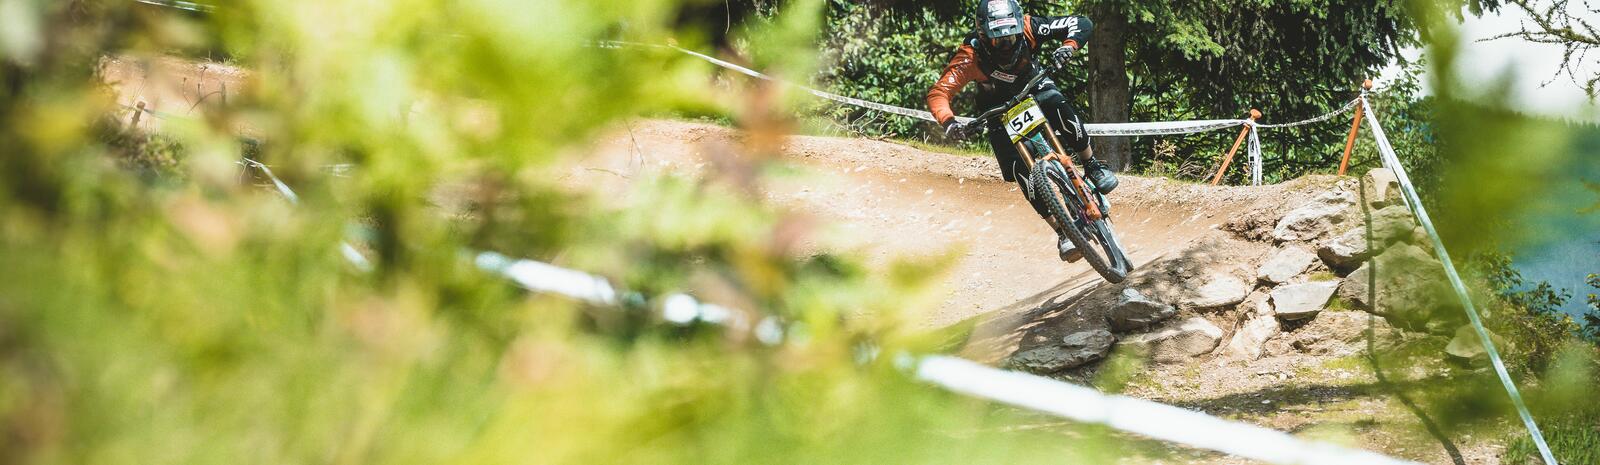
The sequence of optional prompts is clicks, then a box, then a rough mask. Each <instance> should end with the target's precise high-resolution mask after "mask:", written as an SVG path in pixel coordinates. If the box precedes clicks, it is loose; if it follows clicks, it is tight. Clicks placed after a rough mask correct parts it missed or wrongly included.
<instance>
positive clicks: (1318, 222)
mask: <svg viewBox="0 0 1600 465" xmlns="http://www.w3.org/2000/svg"><path fill="white" fill-rule="evenodd" d="M1353 205H1355V195H1354V194H1352V193H1350V192H1346V191H1332V192H1328V193H1325V194H1322V195H1321V196H1319V197H1317V198H1316V200H1312V201H1311V202H1310V203H1307V204H1305V205H1302V206H1300V207H1299V208H1296V209H1294V210H1290V211H1289V213H1287V214H1284V215H1283V218H1282V219H1280V220H1278V225H1277V227H1274V228H1273V229H1272V237H1273V238H1274V239H1277V240H1280V241H1305V240H1314V239H1318V238H1321V237H1323V236H1326V235H1328V234H1330V233H1331V232H1332V231H1333V229H1334V227H1335V226H1338V225H1342V224H1344V223H1347V222H1349V220H1350V218H1351V215H1350V213H1349V210H1350V207H1351V206H1353Z"/></svg>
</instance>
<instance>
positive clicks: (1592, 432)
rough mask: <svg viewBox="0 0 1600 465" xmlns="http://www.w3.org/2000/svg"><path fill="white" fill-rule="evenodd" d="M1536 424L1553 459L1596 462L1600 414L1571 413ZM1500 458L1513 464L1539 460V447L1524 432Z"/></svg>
mask: <svg viewBox="0 0 1600 465" xmlns="http://www.w3.org/2000/svg"><path fill="white" fill-rule="evenodd" d="M1540 426H1541V428H1540V429H1541V430H1542V431H1543V432H1544V438H1545V441H1546V442H1547V443H1549V445H1550V453H1551V454H1553V455H1555V457H1556V461H1558V462H1560V463H1563V464H1566V465H1594V464H1600V418H1596V417H1595V416H1593V415H1582V414H1579V415H1571V416H1567V417H1564V418H1560V419H1558V420H1556V421H1546V422H1545V423H1544V424H1542V425H1540ZM1502 458H1503V459H1504V463H1507V464H1514V465H1521V464H1529V465H1532V464H1539V463H1542V462H1541V461H1540V458H1539V450H1538V449H1537V448H1535V447H1534V445H1533V439H1531V438H1529V437H1528V436H1527V435H1519V436H1517V437H1515V438H1513V439H1512V440H1511V443H1510V444H1508V445H1506V452H1505V455H1504V456H1503V457H1502Z"/></svg>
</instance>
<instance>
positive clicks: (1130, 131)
mask: <svg viewBox="0 0 1600 465" xmlns="http://www.w3.org/2000/svg"><path fill="white" fill-rule="evenodd" d="M598 46H600V47H604V48H622V47H644V48H669V49H672V50H676V51H678V52H681V53H683V54H686V55H689V56H693V57H695V58H699V59H701V60H704V61H705V62H707V63H711V64H713V65H717V66H720V67H723V68H727V69H730V70H733V71H736V72H738V73H740V74H744V75H746V76H750V77H753V78H756V79H761V80H766V81H772V82H777V83H781V84H785V85H790V86H794V87H798V88H800V89H803V90H805V91H806V92H807V93H810V94H811V95H815V96H817V97H821V98H824V99H828V100H832V101H835V102H839V103H843V104H846V105H853V106H857V107H861V108H866V109H870V110H877V111H882V112H885V113H892V114H896V115H900V116H905V117H910V118H916V119H920V120H923V121H932V122H938V120H936V119H934V118H933V113H931V112H928V111H926V110H914V109H910V108H905V107H898V106H894V105H887V104H883V103H878V102H871V101H867V100H861V99H858V98H854V97H846V96H843V95H839V94H835V93H832V92H828V91H824V90H818V89H814V88H811V87H807V86H803V85H799V84H794V83H791V82H787V81H783V80H780V79H777V78H774V77H772V76H768V75H766V74H763V73H761V72H760V71H756V70H753V69H750V68H746V67H744V66H739V65H737V64H734V63H730V62H728V61H726V60H722V59H718V58H716V57H712V56H710V55H706V54H704V53H700V52H696V51H694V50H689V49H686V48H682V47H679V46H676V45H655V44H643V43H637V42H623V41H604V42H599V43H598ZM956 121H960V122H962V123H970V122H972V121H973V119H972V118H969V117H965V116H957V117H956ZM1240 124H1245V120H1238V119H1214V120H1196V121H1156V122H1148V123H1089V124H1085V125H1083V126H1084V130H1085V131H1087V132H1088V133H1089V135H1092V136H1157V135H1173V134H1191V133H1196V132H1205V131H1212V130H1216V129H1222V128H1227V127H1233V126H1238V125H1240Z"/></svg>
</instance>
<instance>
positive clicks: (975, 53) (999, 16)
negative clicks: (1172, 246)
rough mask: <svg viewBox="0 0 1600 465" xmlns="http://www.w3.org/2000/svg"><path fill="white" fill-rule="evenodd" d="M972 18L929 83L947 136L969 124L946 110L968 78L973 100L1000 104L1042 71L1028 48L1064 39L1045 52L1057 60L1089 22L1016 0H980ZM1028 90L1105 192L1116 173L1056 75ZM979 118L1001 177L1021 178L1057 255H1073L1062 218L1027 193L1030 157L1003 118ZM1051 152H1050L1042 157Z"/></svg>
mask: <svg viewBox="0 0 1600 465" xmlns="http://www.w3.org/2000/svg"><path fill="white" fill-rule="evenodd" d="M975 19H976V21H977V24H976V26H977V27H976V29H975V30H974V31H973V32H972V33H971V34H969V35H967V37H966V39H964V40H963V41H962V43H961V47H960V48H959V49H957V50H956V53H955V55H954V56H952V57H951V58H950V64H948V65H946V66H945V70H944V74H943V75H941V76H940V77H939V81H938V82H936V83H934V85H933V88H931V89H928V109H929V111H932V112H933V117H934V119H936V120H938V121H939V124H941V125H943V126H944V128H945V135H946V136H949V137H951V138H953V139H964V138H966V136H967V135H969V134H971V133H972V132H974V131H973V130H972V129H973V128H970V127H969V126H968V124H970V123H961V122H959V121H956V115H955V113H954V112H952V111H951V110H950V99H951V98H953V97H955V95H956V94H957V93H959V92H961V88H962V87H965V86H966V84H967V83H968V82H975V83H977V88H978V107H979V108H992V107H996V106H999V105H1002V104H1005V103H1006V102H1007V101H1008V100H1009V99H1010V98H1011V97H1013V96H1015V95H1017V94H1018V93H1020V92H1021V91H1022V89H1021V87H1022V86H1024V85H1027V83H1028V81H1029V80H1031V79H1032V78H1033V77H1034V76H1035V74H1036V73H1041V72H1043V70H1042V69H1040V66H1039V65H1038V64H1037V63H1035V62H1034V54H1035V53H1038V51H1039V49H1040V46H1041V44H1042V43H1043V42H1044V41H1045V40H1061V41H1062V42H1063V43H1062V46H1061V48H1058V49H1056V50H1055V52H1053V53H1051V58H1053V59H1054V60H1056V62H1057V63H1060V62H1065V61H1066V60H1068V59H1070V58H1072V55H1073V54H1074V53H1076V52H1077V50H1078V49H1079V48H1081V47H1083V46H1084V44H1086V43H1087V42H1088V40H1089V36H1090V35H1091V34H1093V32H1094V23H1093V22H1091V21H1089V18H1088V17H1085V16H1080V15H1071V16H1033V15H1027V14H1023V12H1022V6H1021V5H1019V4H1018V3H1017V0H983V1H982V2H981V3H979V4H978V10H977V14H976V18H975ZM1033 92H1034V93H1033V99H1034V101H1035V102H1037V103H1038V104H1039V108H1040V109H1041V110H1043V111H1044V114H1045V119H1047V120H1049V124H1050V127H1051V128H1052V129H1054V130H1055V132H1056V135H1057V136H1058V137H1059V138H1060V139H1061V141H1062V142H1063V143H1064V144H1065V145H1066V146H1067V148H1068V149H1069V150H1072V151H1073V152H1076V153H1078V154H1080V155H1079V161H1080V162H1082V163H1081V164H1082V165H1083V166H1084V171H1085V176H1087V177H1088V178H1089V180H1090V181H1092V182H1093V183H1094V185H1095V188H1096V189H1097V190H1099V191H1100V192H1101V193H1110V192H1111V190H1112V189H1115V188H1116V187H1117V179H1116V176H1115V175H1114V174H1113V173H1112V172H1111V169H1110V168H1108V167H1107V166H1106V164H1105V163H1104V162H1101V161H1100V160H1099V159H1096V158H1094V150H1093V149H1091V148H1090V147H1089V135H1088V134H1086V133H1084V131H1083V121H1082V120H1080V119H1079V117H1078V112H1077V110H1075V109H1074V108H1073V107H1072V104H1071V103H1069V102H1067V98H1066V96H1063V95H1061V91H1059V90H1057V89H1056V85H1055V82H1053V81H1051V80H1050V78H1048V77H1046V78H1044V80H1043V81H1041V83H1040V84H1039V86H1038V87H1036V88H1035V90H1034V91H1033ZM985 123H986V125H987V127H988V137H989V145H990V146H991V147H992V148H993V149H994V156H995V159H996V160H998V161H999V162H1000V175H1001V176H1002V177H1004V178H1005V180H1006V181H1016V182H1017V183H1018V184H1019V185H1021V186H1022V192H1023V195H1024V196H1026V197H1028V203H1029V204H1031V205H1033V210H1034V211H1035V212H1038V213H1039V216H1042V217H1044V219H1045V221H1046V222H1048V223H1050V227H1051V229H1054V230H1055V231H1056V236H1057V237H1056V240H1057V247H1056V248H1057V249H1058V251H1059V252H1060V255H1061V259H1062V260H1066V261H1077V260H1078V259H1079V258H1081V257H1082V256H1083V254H1082V253H1081V251H1078V250H1076V248H1075V247H1074V246H1073V244H1072V241H1069V240H1067V236H1066V233H1065V229H1064V228H1065V227H1066V225H1064V224H1060V223H1058V222H1057V221H1056V219H1055V217H1054V216H1051V215H1050V214H1049V212H1048V210H1046V206H1045V205H1044V204H1043V202H1041V201H1038V200H1035V199H1033V196H1032V195H1029V194H1028V192H1030V188H1029V187H1028V185H1027V179H1028V174H1029V173H1028V165H1027V163H1025V162H1024V161H1023V160H1022V158H1021V155H1020V154H1019V153H1018V152H1017V148H1016V147H1015V146H1013V145H1012V144H1011V140H1010V138H1009V137H1008V136H1007V135H1006V132H1005V131H1004V130H1002V128H1001V124H1002V123H1001V121H1000V120H999V119H998V118H991V119H990V120H989V121H986V122H985ZM1055 156H1056V154H1054V153H1052V154H1049V155H1048V156H1047V157H1046V158H1050V157H1055Z"/></svg>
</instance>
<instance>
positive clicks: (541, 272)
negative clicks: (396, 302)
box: [476, 252, 1415, 465]
mask: <svg viewBox="0 0 1600 465" xmlns="http://www.w3.org/2000/svg"><path fill="white" fill-rule="evenodd" d="M476 262H477V264H478V267H479V268H481V269H483V270H485V271H489V272H491V273H496V274H500V275H502V276H505V277H507V278H509V279H511V280H512V281H514V282H516V283H517V284H518V285H521V286H522V287H523V288H526V289H529V290H533V291H540V292H551V293H555V294H560V295H564V296H567V297H570V298H573V299H577V300H580V301H583V302H587V303H590V304H596V305H615V304H616V302H617V300H618V299H617V297H616V296H617V293H618V292H617V290H616V289H615V288H613V287H612V286H611V284H610V283H609V282H608V281H606V279H605V278H601V277H599V276H594V275H590V274H588V273H584V272H581V271H575V270H568V269H565V268H561V267H557V266H555V265H551V264H547V263H542V262H537V261H533V260H523V259H512V258H509V257H506V256H504V255H501V254H498V253H494V252H483V253H479V254H478V255H477V257H476ZM742 315H744V313H742V312H739V311H735V310H731V309H728V308H725V307H721V306H717V305H714V304H706V303H702V302H699V301H696V300H695V299H694V298H693V297H690V296H688V295H686V294H672V295H669V296H666V297H665V298H664V299H663V300H662V316H663V318H664V319H666V320H667V321H669V322H673V323H678V324H687V323H690V322H694V321H702V322H707V323H724V324H729V323H731V324H742V322H743V321H744V320H743V317H742ZM782 334H783V333H782V329H781V327H780V326H779V325H778V323H777V321H776V320H773V319H771V318H768V319H765V320H762V322H761V323H760V324H758V325H757V327H756V336H757V338H758V339H760V340H761V341H762V342H764V343H767V344H774V343H776V342H778V341H779V340H780V339H781V337H782ZM873 350H874V351H875V349H873ZM868 358H869V359H870V357H868ZM897 362H898V363H900V364H901V365H902V367H904V368H907V369H909V370H911V371H912V372H913V375H914V376H915V377H916V378H917V379H920V380H923V381H926V382H928V383H931V384H934V385H937V386H940V387H943V388H945V389H949V390H951V391H954V392H958V393H961V394H967V395H970V396H973V397H978V398H983V399H988V400H993V401H997V402H1001V403H1005V404H1010V405H1014V406H1017V407H1022V408H1027V409H1030V410H1035V411H1039V412H1043V413H1048V414H1052V415H1056V416H1060V417H1062V418H1067V419H1070V420H1075V421H1081V422H1086V423H1097V424H1103V425H1106V426H1110V427H1112V428H1116V429H1119V430H1122V431H1127V432H1130V433H1136V434H1141V435H1144V436H1148V437H1151V438H1155V439H1161V440H1165V441H1170V442H1174V443H1178V444H1183V445H1186V446H1190V447H1196V448H1201V449H1208V450H1213V451H1217V452H1223V453H1227V454H1232V455H1237V456H1240V457H1246V458H1251V459H1256V460H1261V461H1264V462H1267V463H1273V464H1279V465H1333V464H1351V465H1369V464H1376V465H1391V464H1392V465H1400V464H1407V465H1415V463H1414V462H1408V461H1404V460H1399V459H1395V458H1392V457H1388V456H1384V455H1380V454H1377V453H1373V452H1368V451H1363V450H1358V449H1350V448H1346V447H1340V446H1335V445H1331V444H1326V443H1319V442H1312V441H1305V440H1302V439H1299V438H1296V437H1294V436H1291V435H1289V434H1287V433H1283V432H1280V431H1276V430H1271V429H1267V428H1262V427H1259V426H1255V425H1251V424H1248V423H1241V422H1236V421H1229V420H1224V419H1221V418H1217V417H1213V416H1209V415H1206V414H1204V413H1200V412H1196V411H1192V410H1185V409H1182V408H1178V407H1173V406H1170V405H1165V404H1161V403H1158V402H1152V401H1148V400H1142V399H1135V398H1131V397H1123V396H1116V395H1107V394H1103V393H1100V392H1099V391H1095V390H1094V389H1090V388H1087V387H1083V386H1078V385H1075V384H1070V383H1065V382H1061V381H1056V380H1052V379H1049V378H1044V377H1039V376H1034V375H1030V374H1025V373H1018V372H1013V371H1006V370H1001V369H998V368H993V367H988V366H984V365H981V364H978V363H975V362H971V361H967V360H964V359H960V358H955V357H948V356H941V355H930V356H922V357H912V356H909V355H907V356H903V357H902V358H901V359H900V360H898V361H897Z"/></svg>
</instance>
